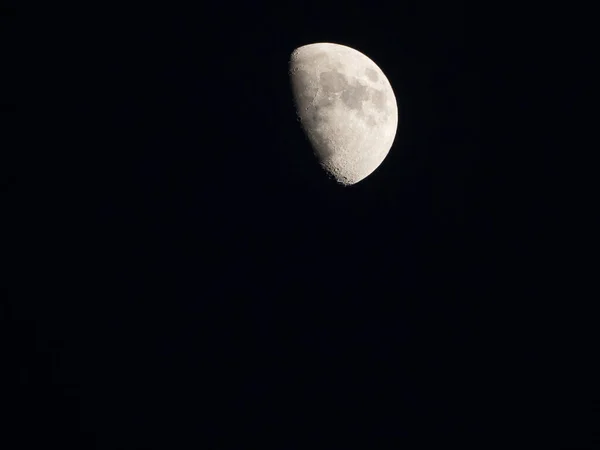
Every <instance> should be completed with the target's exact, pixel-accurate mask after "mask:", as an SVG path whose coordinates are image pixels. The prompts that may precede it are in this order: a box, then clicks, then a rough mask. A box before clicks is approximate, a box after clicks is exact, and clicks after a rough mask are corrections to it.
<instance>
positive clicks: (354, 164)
mask: <svg viewBox="0 0 600 450" xmlns="http://www.w3.org/2000/svg"><path fill="white" fill-rule="evenodd" d="M289 75H290V82H291V87H292V95H293V98H294V104H295V106H296V114H297V115H298V118H299V119H300V123H301V125H302V129H303V130H304V133H305V134H306V136H307V137H308V140H309V142H310V143H311V146H312V148H313V150H314V154H315V156H316V157H317V159H318V161H319V163H320V165H321V167H323V169H325V171H327V172H328V173H329V174H330V175H332V176H333V178H335V180H336V181H337V182H338V183H340V184H342V185H346V186H347V185H352V184H355V183H358V182H359V181H361V180H363V179H364V178H366V177H367V176H369V175H370V174H371V173H373V171H374V170H375V169H377V167H379V165H380V164H381V163H382V162H383V160H384V159H385V157H386V156H387V154H388V152H389V151H390V148H391V146H392V144H393V142H394V137H395V135H396V129H397V127H398V106H397V105H396V97H395V96H394V92H393V90H392V86H391V85H390V83H389V81H388V79H387V78H386V76H385V75H384V73H383V71H382V70H381V69H380V68H379V67H378V66H377V65H376V64H375V63H374V62H373V61H372V60H371V59H369V58H368V57H367V56H365V55H364V54H362V53H360V52H359V51H357V50H354V49H353V48H350V47H347V46H345V45H339V44H332V43H327V42H323V43H316V44H309V45H304V46H302V47H298V48H297V49H296V50H294V51H293V52H292V55H291V58H290V61H289Z"/></svg>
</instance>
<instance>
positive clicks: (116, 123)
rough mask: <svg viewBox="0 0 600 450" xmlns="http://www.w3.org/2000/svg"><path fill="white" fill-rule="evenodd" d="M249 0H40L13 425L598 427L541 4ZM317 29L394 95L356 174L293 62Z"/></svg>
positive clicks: (131, 430)
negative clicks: (295, 95)
mask: <svg viewBox="0 0 600 450" xmlns="http://www.w3.org/2000/svg"><path fill="white" fill-rule="evenodd" d="M84 3H86V2H84ZM243 3H245V5H242V6H241V5H238V4H226V2H220V3H218V4H215V5H214V6H210V5H207V6H187V7H182V8H180V9H177V8H172V9H171V8H170V7H168V6H167V4H165V5H164V6H162V7H158V6H155V7H151V6H147V5H144V6H140V7H139V8H138V9H133V8H132V9H130V10H124V9H119V8H118V7H114V8H108V7H107V6H105V7H100V6H98V8H97V9H95V8H93V7H92V6H89V5H87V4H86V5H85V6H83V5H82V6H81V7H80V9H69V10H67V9H65V10H64V11H59V13H58V14H57V16H60V18H59V19H57V20H56V21H50V20H49V19H48V20H46V19H45V18H44V16H43V15H41V16H40V17H38V18H37V19H36V20H37V21H38V22H40V23H42V22H44V23H45V25H46V26H45V28H44V30H47V32H45V33H39V35H38V36H36V38H35V42H36V46H37V47H36V48H37V50H38V51H39V53H36V55H35V56H40V57H41V58H40V59H39V60H38V61H39V62H38V64H37V65H36V70H35V71H32V72H30V73H29V74H28V75H27V79H28V80H29V81H30V83H29V86H30V92H36V94H35V95H32V97H35V101H36V104H37V105H39V109H35V111H36V112H37V113H38V116H39V117H42V119H43V120H41V121H40V123H41V125H40V126H39V128H33V125H32V128H31V130H30V131H29V132H28V133H26V134H27V135H29V136H33V137H34V140H36V141H37V142H38V145H37V148H39V149H41V150H42V151H43V153H44V155H43V156H41V157H40V159H38V160H36V164H35V167H36V169H35V173H36V174H39V175H40V178H38V180H41V179H43V180H44V181H43V182H42V183H39V184H37V185H35V187H34V185H28V186H26V187H24V188H23V190H24V192H27V193H29V194H31V197H30V198H31V203H28V204H26V205H24V204H21V206H20V207H21V208H22V209H23V210H25V209H28V210H29V209H34V208H35V209H36V211H37V212H38V214H37V215H36V219H35V220H32V221H31V222H28V223H27V225H26V226H25V229H26V231H27V232H28V236H29V237H28V239H27V243H28V246H30V247H31V251H29V252H26V251H25V250H23V252H22V254H21V256H20V258H21V259H22V262H23V263H24V264H25V267H28V272H27V273H28V275H27V276H26V277H25V279H24V280H23V282H22V283H21V286H22V288H20V289H18V290H17V291H16V296H15V297H14V298H15V300H16V301H14V302H13V304H12V306H11V307H10V308H8V309H7V310H6V311H7V314H8V315H9V316H10V318H11V319H12V320H11V327H9V328H8V329H9V330H11V333H10V336H11V339H13V340H12V341H11V342H12V343H13V348H14V349H16V351H15V352H14V355H15V357H16V359H15V361H16V364H17V365H16V367H18V377H19V382H18V386H19V389H18V393H19V395H20V400H19V401H18V402H16V403H15V406H14V408H15V412H14V414H13V417H16V418H17V419H18V421H19V422H20V423H21V424H24V425H23V426H22V430H21V428H18V429H19V430H20V431H19V433H21V439H22V442H29V440H30V439H31V440H33V439H35V440H37V439H42V441H43V442H46V444H47V446H46V448H47V447H53V448H78V449H88V448H90V449H171V450H177V449H188V448H189V449H192V448H194V449H195V448H205V449H224V448H232V449H245V448H266V447H269V448H277V449H295V448H298V449H301V448H302V449H307V448H311V449H312V448H328V449H334V448H343V449H347V448H369V449H379V448H437V446H439V445H440V444H443V445H444V446H445V447H453V446H454V445H456V446H475V447H477V448H480V449H485V448H497V447H498V448H532V449H533V448H591V447H586V445H588V443H589V434H587V428H586V423H587V422H586V420H587V419H586V417H587V415H586V414H587V413H586V411H587V410H586V409H585V408H586V407H587V406H586V405H587V403H586V402H585V401H584V400H586V399H587V397H586V395H585V393H582V392H579V391H577V386H578V383H575V382H573V381H572V379H571V378H568V376H567V375H566V374H565V373H566V372H564V370H565V369H564V368H565V367H569V368H571V369H572V370H575V371H577V370H582V371H583V366H582V365H578V364H579V363H578V362H577V361H579V359H578V357H579V356H581V355H579V354H578V353H577V351H574V350H573V349H571V348H569V347H568V346H566V344H564V342H565V341H564V340H563V339H562V335H561V333H565V334H566V332H565V331H564V330H566V329H569V326H570V325H569V324H568V323H567V322H565V321H568V320H569V319H567V318H566V317H567V316H568V314H567V313H566V312H565V311H564V310H563V309H561V307H559V306H556V307H555V306H552V305H554V303H553V302H555V301H559V302H560V301H561V299H565V298H572V296H573V295H574V294H573V292H572V291H570V290H569V289H570V288H567V287H566V286H567V285H568V283H567V282H566V281H565V280H564V279H563V278H561V277H560V276H559V275H560V274H561V273H562V272H560V271H559V270H558V269H556V266H555V264H554V263H555V261H556V260H557V255H558V254H559V252H560V251H561V249H562V248H563V247H565V244H564V240H563V239H562V238H560V234H557V230H559V229H561V226H560V225H559V222H560V217H561V214H559V213H558V212H557V208H558V207H559V203H560V202H564V201H565V199H564V198H563V197H561V196H560V195H559V193H560V188H559V187H558V185H557V184H556V180H557V179H563V180H564V177H563V178H561V176H559V175H557V172H556V171H555V170H554V169H555V168H556V167H558V165H559V163H558V161H559V159H560V158H557V157H556V155H558V154H559V153H560V150H559V148H560V145H561V144H560V136H557V135H554V136H548V137H546V135H545V134H537V130H544V131H545V132H547V131H548V129H549V125H546V124H544V125H543V126H542V125H541V124H540V123H538V121H537V120H536V119H535V117H537V116H535V115H534V114H533V111H534V109H537V108H538V106H539V103H538V100H543V99H546V97H545V96H544V95H543V94H541V89H543V88H545V87H547V86H548V85H549V83H548V82H546V81H544V78H543V77H540V76H539V75H540V73H541V71H538V70H536V66H535V63H534V62H533V60H532V55H537V56H535V58H538V60H539V58H542V57H543V55H546V54H548V53H549V50H545V47H544V46H543V39H538V37H536V36H537V35H535V33H531V34H530V33H528V32H526V31H524V30H528V29H529V27H530V25H531V23H530V22H528V21H527V20H523V22H522V23H521V22H519V20H514V21H513V22H510V24H511V25H510V27H509V28H510V29H511V30H512V34H508V35H507V34H496V33H503V32H504V33H505V32H506V31H505V30H506V28H505V24H506V23H507V22H502V20H501V17H507V18H510V17H513V16H512V15H511V14H512V13H507V12H506V11H505V12H503V13H500V12H496V11H494V10H492V11H483V10H481V11H475V10H473V9H472V8H470V7H467V6H466V5H465V4H463V3H462V2H429V1H423V2H366V1H365V2H357V1H355V0H352V1H350V2H345V3H343V5H342V4H337V5H333V4H330V3H323V2H321V3H319V2H297V4H294V3H292V2H279V3H280V4H279V6H275V5H273V4H271V3H266V2H243ZM198 5H200V3H198ZM490 8H491V7H490ZM54 12H57V11H54ZM502 14H503V15H502ZM513 18H514V17H513ZM507 26H508V25H507ZM491 30H494V31H491ZM502 30H504V31H502ZM515 33H521V34H520V36H521V38H522V37H523V36H530V40H524V39H521V38H520V39H517V38H516V37H515ZM315 42H334V43H338V44H343V45H347V46H350V47H352V48H355V49H357V50H359V51H360V52H362V53H364V54H365V55H367V56H369V57H370V58H371V59H373V60H374V61H375V62H376V63H377V65H378V66H379V67H380V68H381V69H382V70H383V72H384V73H385V74H386V75H387V77H388V79H389V81H390V83H391V85H392V87H393V89H394V92H395V95H396V99H397V102H398V109H399V126H398V131H397V135H396V139H395V142H394V144H393V146H392V148H391V150H390V153H389V155H388V157H387V158H386V159H385V160H384V162H383V163H382V165H381V166H380V167H379V168H378V169H377V170H376V171H375V172H374V173H373V174H372V175H370V176H369V177H367V178H366V179H365V180H363V181H361V182H360V183H358V184H356V185H354V186H351V187H346V188H344V187H342V186H339V185H337V184H335V182H333V181H331V180H330V179H328V178H327V177H326V175H325V173H324V172H323V171H322V170H321V169H320V168H319V167H318V165H317V163H316V161H315V160H314V157H313V155H312V152H311V149H310V147H309V144H308V142H307V140H306V139H305V138H304V135H303V133H302V130H301V129H300V126H299V123H298V122H297V120H296V116H295V111H294V107H293V103H292V97H291V90H290V85H289V79H288V74H287V69H288V67H287V63H288V60H289V57H290V54H291V52H292V51H293V50H294V49H295V48H297V47H299V46H301V45H305V44H310V43H315ZM534 48H535V49H536V50H535V52H532V51H531V50H532V49H534ZM32 58H33V56H32ZM523 92H527V93H528V96H521V94H522V93H523ZM557 95H558V94H556V95H555V97H554V99H555V100H556V101H560V99H558V98H557ZM484 105H485V106H484ZM488 105H491V106H488ZM39 117H38V118H39ZM540 122H541V121H540ZM35 123H38V122H35ZM30 124H33V122H31V123H30ZM484 124H485V125H484ZM488 124H489V125H488ZM532 130H536V131H535V132H533V133H531V132H527V131H532ZM555 130H556V128H555ZM532 135H535V137H536V139H537V138H540V136H541V139H542V141H543V142H542V143H540V144H534V142H533V139H532ZM32 158H33V156H32ZM32 164H33V163H32ZM32 170H33V169H32ZM28 175H30V176H31V173H29V174H28ZM557 236H558V237H557ZM549 242H552V245H547V244H548V243H549ZM21 259H20V260H21ZM567 292H568V293H567ZM569 296H570V297H569ZM556 299H558V300H556ZM563 313H564V315H563ZM559 316H562V318H563V319H561V320H563V322H560V321H558V322H557V321H556V320H555V318H557V317H559ZM571 325H573V324H572V323H571ZM573 328H578V327H575V326H574V325H573ZM13 332H14V333H13ZM561 343H562V344H563V345H562V346H561ZM582 398H583V400H582ZM51 444H52V445H51ZM538 445H539V446H540V447H537V446H538ZM434 446H436V447H434ZM24 448H25V447H24ZM27 448H34V447H27ZM37 448H41V447H37Z"/></svg>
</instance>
